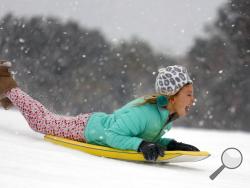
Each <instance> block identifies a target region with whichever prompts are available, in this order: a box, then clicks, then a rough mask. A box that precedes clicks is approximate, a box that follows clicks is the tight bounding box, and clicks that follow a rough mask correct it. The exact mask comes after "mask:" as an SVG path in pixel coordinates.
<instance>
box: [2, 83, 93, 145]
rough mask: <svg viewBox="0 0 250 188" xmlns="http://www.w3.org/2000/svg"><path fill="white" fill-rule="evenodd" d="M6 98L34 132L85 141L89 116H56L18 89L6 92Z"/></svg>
mask: <svg viewBox="0 0 250 188" xmlns="http://www.w3.org/2000/svg"><path fill="white" fill-rule="evenodd" d="M6 96H7V97H8V98H9V99H10V100H11V102H12V103H13V104H14V105H15V106H16V107H17V108H18V109H19V110H20V111H21V112H22V114H23V115H24V117H25V119H26V120H27V121H28V124H29V126H30V127H31V128H32V129H33V130H34V131H37V132H40V133H43V134H49V135H54V136H59V137H64V138H69V139H72V140H77V141H85V140H84V137H83V131H84V128H85V126H86V124H87V121H88V117H89V116H90V115H91V114H80V115H78V116H75V117H72V116H61V115H56V114H54V113H52V112H50V111H48V110H47V109H46V108H45V107H44V106H43V105H42V104H41V103H39V102H38V101H36V100H34V99H33V98H32V97H30V96H29V95H28V94H26V93H25V92H24V91H22V90H21V89H20V88H18V87H17V88H13V89H11V90H10V91H8V92H7V93H6Z"/></svg>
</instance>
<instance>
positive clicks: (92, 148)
mask: <svg viewBox="0 0 250 188" xmlns="http://www.w3.org/2000/svg"><path fill="white" fill-rule="evenodd" d="M44 139H45V140H46V141H49V142H52V143H55V144H58V145H61V146H64V147H68V148H72V149H76V150H80V151H83V152H86V153H89V154H92V155H96V156H100V157H107V158H112V159H120V160H127V161H146V160H145V159H144V157H143V154H142V153H139V152H136V151H129V150H119V149H114V148H109V147H104V146H98V145H93V144H87V143H84V142H78V141H74V140H70V139H66V138H61V137H57V136H51V135H46V136H44ZM209 156H210V154H209V153H208V152H205V151H199V152H196V151H165V155H164V157H159V158H158V159H157V161H156V162H171V163H177V162H196V161H200V160H203V159H206V158H208V157H209Z"/></svg>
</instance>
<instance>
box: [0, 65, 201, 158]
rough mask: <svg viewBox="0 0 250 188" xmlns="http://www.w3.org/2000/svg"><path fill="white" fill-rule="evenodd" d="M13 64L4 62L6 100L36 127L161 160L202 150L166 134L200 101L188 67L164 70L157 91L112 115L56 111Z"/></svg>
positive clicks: (0, 70)
mask: <svg viewBox="0 0 250 188" xmlns="http://www.w3.org/2000/svg"><path fill="white" fill-rule="evenodd" d="M10 67H11V63H10V62H8V61H4V60H2V61H0V97H1V98H0V103H1V105H2V106H3V107H4V108H5V109H8V108H9V107H10V106H12V105H14V106H16V107H17V108H18V109H19V110H20V111H21V113H22V114H23V116H24V117H25V119H26V120H27V122H28V124H29V126H30V127H31V128H32V129H33V130H34V131H37V132H40V133H42V134H49V135H54V136H59V137H64V138H68V139H72V140H76V141H82V142H87V143H90V144H96V145H102V146H108V147H113V148H117V149H122V150H135V151H138V152H142V153H143V156H144V158H145V159H146V160H149V161H156V160H157V158H158V157H159V156H163V155H164V151H165V150H184V151H199V149H197V148H196V147H195V146H192V145H189V144H184V143H181V142H177V141H175V140H174V139H170V138H162V136H163V135H164V134H165V131H167V130H169V129H170V128H171V126H172V122H173V121H174V120H175V119H177V118H179V117H181V116H185V115H186V114H187V113H188V111H189V109H190V107H191V106H192V103H193V100H194V96H193V84H192V80H191V79H190V77H189V75H188V72H187V70H186V68H185V67H183V66H179V65H174V66H168V67H166V68H162V69H160V70H159V73H158V76H157V78H156V82H155V89H156V94H155V95H151V96H147V97H141V98H137V99H135V100H133V101H131V102H129V103H128V104H126V105H125V106H123V107H121V108H120V109H117V110H115V111H114V112H113V113H112V114H106V113H104V112H93V113H84V114H79V115H78V116H75V117H73V116H62V115H57V114H54V113H52V112H50V111H48V110H47V109H46V108H45V107H44V106H43V105H42V104H41V103H40V102H38V101H36V100H34V99H33V98H32V97H30V96H29V95H28V94H26V93H25V92H24V91H22V90H21V89H20V88H19V87H18V86H17V84H16V81H15V80H14V79H13V78H12V75H11V73H10V71H9V68H10Z"/></svg>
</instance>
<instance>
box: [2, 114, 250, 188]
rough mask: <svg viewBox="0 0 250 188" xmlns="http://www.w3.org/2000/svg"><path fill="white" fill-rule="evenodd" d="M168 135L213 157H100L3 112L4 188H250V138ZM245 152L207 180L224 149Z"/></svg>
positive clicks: (217, 133)
mask: <svg viewBox="0 0 250 188" xmlns="http://www.w3.org/2000/svg"><path fill="white" fill-rule="evenodd" d="M167 136H169V137H172V138H175V139H176V140H178V141H182V142H187V143H190V144H194V145H196V146H197V147H198V148H200V149H201V150H206V151H209V152H210V153H211V154H212V156H211V157H210V158H208V159H206V160H204V161H200V162H196V163H179V164H148V163H135V162H127V161H119V160H112V159H107V158H101V157H96V156H92V155H89V154H85V153H82V152H80V151H75V150H71V149H68V148H63V147H60V146H57V145H54V144H52V143H49V142H45V141H44V140H43V135H41V134H39V133H36V132H33V131H32V130H31V129H30V128H29V127H28V124H27V123H26V121H25V119H24V118H23V116H22V115H21V114H20V113H19V112H17V111H14V110H9V111H4V110H0V187H1V188H9V187H11V188H31V187H35V188H40V187H41V188H45V187H46V188H48V187H60V188H63V187H74V188H77V187H91V188H92V187H102V188H105V187H129V188H134V187H143V188H153V187H155V188H156V187H166V188H167V187H169V188H170V187H171V188H172V187H175V188H178V187H181V188H189V187H190V188H191V187H192V188H196V187H199V188H200V187H202V188H206V187H220V188H235V187H248V186H249V184H250V168H249V167H250V165H249V163H250V156H249V155H250V147H249V143H250V134H247V133H242V132H226V131H223V132H222V131H207V130H196V129H180V128H173V129H172V130H171V131H170V132H169V133H168V134H167ZM228 147H236V148H238V149H239V150H240V151H241V152H242V153H243V157H244V158H243V163H242V165H241V166H240V167H239V168H237V169H235V170H229V169H224V170H223V172H222V173H221V174H219V176H218V177H217V178H216V179H215V180H214V181H212V180H210V179H209V175H210V174H211V173H213V172H214V171H215V170H216V169H217V168H218V167H219V166H220V165H221V161H220V155H221V153H222V152H223V150H224V149H226V148H228Z"/></svg>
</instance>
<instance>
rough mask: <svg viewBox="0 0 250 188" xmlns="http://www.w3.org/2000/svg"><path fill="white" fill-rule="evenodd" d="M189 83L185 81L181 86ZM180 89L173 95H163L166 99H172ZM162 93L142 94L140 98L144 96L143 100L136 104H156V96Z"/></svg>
mask: <svg viewBox="0 0 250 188" xmlns="http://www.w3.org/2000/svg"><path fill="white" fill-rule="evenodd" d="M189 84H191V83H187V84H185V85H184V86H183V87H185V86H186V85H189ZM183 87H182V88H183ZM182 88H181V89H182ZM181 89H180V90H179V91H178V92H177V93H176V94H174V95H171V96H167V95H164V96H165V97H167V99H168V100H171V99H173V98H174V97H175V96H177V95H178V94H179V92H180V91H181ZM162 95H163V94H152V95H145V96H142V98H144V101H143V102H142V103H138V104H137V105H138V106H140V105H144V104H147V103H149V104H156V100H157V97H158V96H162Z"/></svg>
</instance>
